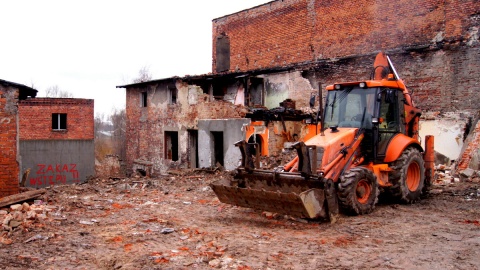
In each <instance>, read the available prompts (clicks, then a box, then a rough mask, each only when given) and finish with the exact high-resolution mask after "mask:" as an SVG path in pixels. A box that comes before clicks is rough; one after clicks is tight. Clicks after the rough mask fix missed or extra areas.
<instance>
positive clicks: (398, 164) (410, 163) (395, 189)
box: [388, 147, 425, 203]
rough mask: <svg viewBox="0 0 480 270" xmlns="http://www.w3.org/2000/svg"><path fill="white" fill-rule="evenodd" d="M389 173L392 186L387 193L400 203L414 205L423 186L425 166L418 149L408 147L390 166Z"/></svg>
mask: <svg viewBox="0 0 480 270" xmlns="http://www.w3.org/2000/svg"><path fill="white" fill-rule="evenodd" d="M390 167H391V168H392V169H393V171H391V172H390V173H389V181H390V182H391V183H392V186H391V187H390V188H389V189H388V191H389V193H390V194H391V195H392V197H393V198H394V199H396V200H399V201H400V202H402V203H414V202H416V201H417V200H419V199H420V196H421V195H422V190H423V188H424V186H425V165H424V161H423V158H422V155H421V154H420V152H419V151H418V149H416V148H414V147H408V148H407V149H405V151H403V153H402V155H401V156H400V157H399V158H398V159H397V160H396V161H395V162H393V163H392V164H391V166H390Z"/></svg>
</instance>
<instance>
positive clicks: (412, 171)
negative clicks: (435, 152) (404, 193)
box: [406, 162, 421, 191]
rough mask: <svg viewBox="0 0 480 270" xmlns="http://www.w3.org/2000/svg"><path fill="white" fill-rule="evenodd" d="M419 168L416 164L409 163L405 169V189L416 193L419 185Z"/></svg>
mask: <svg viewBox="0 0 480 270" xmlns="http://www.w3.org/2000/svg"><path fill="white" fill-rule="evenodd" d="M420 178H421V176H420V166H419V165H418V163H416V162H412V163H410V165H408V169H407V181H406V182H407V188H408V190H410V191H416V190H417V189H418V186H419V185H420Z"/></svg>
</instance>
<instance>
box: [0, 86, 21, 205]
mask: <svg viewBox="0 0 480 270" xmlns="http://www.w3.org/2000/svg"><path fill="white" fill-rule="evenodd" d="M18 96H19V90H18V89H16V88H12V87H5V86H2V85H0V198H1V197H4V196H8V195H11V194H15V193H18V191H19V155H18V150H17V149H18V109H17V104H18Z"/></svg>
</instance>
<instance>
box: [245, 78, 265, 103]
mask: <svg viewBox="0 0 480 270" xmlns="http://www.w3.org/2000/svg"><path fill="white" fill-rule="evenodd" d="M263 89H264V87H263V79H262V78H250V95H249V104H247V105H248V106H255V105H260V106H263V105H264V90H263Z"/></svg>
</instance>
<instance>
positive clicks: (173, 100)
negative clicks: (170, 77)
mask: <svg viewBox="0 0 480 270" xmlns="http://www.w3.org/2000/svg"><path fill="white" fill-rule="evenodd" d="M168 91H169V94H170V104H177V88H174V87H172V88H168Z"/></svg>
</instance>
